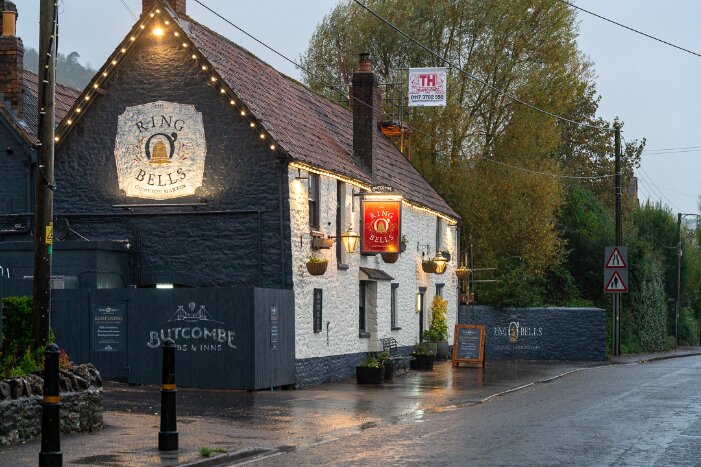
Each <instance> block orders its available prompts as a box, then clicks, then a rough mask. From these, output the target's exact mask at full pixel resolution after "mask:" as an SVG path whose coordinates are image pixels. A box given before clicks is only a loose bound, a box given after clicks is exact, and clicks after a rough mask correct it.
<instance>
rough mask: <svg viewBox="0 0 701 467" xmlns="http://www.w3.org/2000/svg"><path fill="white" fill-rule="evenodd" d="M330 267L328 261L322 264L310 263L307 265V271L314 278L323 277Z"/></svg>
mask: <svg viewBox="0 0 701 467" xmlns="http://www.w3.org/2000/svg"><path fill="white" fill-rule="evenodd" d="M328 266H329V262H328V261H321V262H314V263H311V262H308V263H307V271H309V274H311V275H312V276H321V275H322V274H324V273H325V272H326V268H327V267H328Z"/></svg>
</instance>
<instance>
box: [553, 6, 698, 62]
mask: <svg viewBox="0 0 701 467" xmlns="http://www.w3.org/2000/svg"><path fill="white" fill-rule="evenodd" d="M558 1H559V2H562V3H564V4H565V5H569V6H571V7H572V8H576V9H577V10H581V11H583V12H585V13H588V14H590V15H592V16H596V17H597V18H599V19H602V20H604V21H608V22H609V23H612V24H615V25H616V26H620V27H622V28H624V29H627V30H629V31H632V32H634V33H636V34H640V35H641V36H645V37H647V38H648V39H652V40H654V41H657V42H661V43H663V44H665V45H668V46H670V47H674V48H675V49H679V50H681V51H683V52H686V53H690V54H691V55H696V56H697V57H701V54H700V53H698V52H694V51H693V50H689V49H685V48H684V47H681V46H678V45H676V44H672V43H671V42H668V41H666V40H664V39H660V38H659V37H655V36H652V35H650V34H646V33H644V32H642V31H639V30H637V29H635V28H631V27H630V26H626V25H625V24H621V23H619V22H618V21H614V20H612V19H609V18H606V17H605V16H601V15H598V14H596V13H594V12H593V11H589V10H585V9H584V8H582V7H579V6H577V5H575V4H574V3H570V2H568V1H567V0H558Z"/></svg>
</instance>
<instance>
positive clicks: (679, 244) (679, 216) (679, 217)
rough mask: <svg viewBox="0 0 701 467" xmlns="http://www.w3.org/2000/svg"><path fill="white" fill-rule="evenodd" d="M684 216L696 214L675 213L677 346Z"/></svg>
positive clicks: (677, 340)
mask: <svg viewBox="0 0 701 467" xmlns="http://www.w3.org/2000/svg"><path fill="white" fill-rule="evenodd" d="M686 216H696V217H698V214H688V213H686V214H685V213H681V212H680V213H677V296H676V299H675V301H674V339H675V340H676V342H677V345H679V306H680V302H681V292H682V281H681V278H682V219H683V218H684V217H686Z"/></svg>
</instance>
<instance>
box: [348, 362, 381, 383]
mask: <svg viewBox="0 0 701 467" xmlns="http://www.w3.org/2000/svg"><path fill="white" fill-rule="evenodd" d="M384 376H385V369H384V368H383V367H379V368H371V367H367V366H356V367H355V380H356V382H357V383H358V384H382V381H383V380H384Z"/></svg>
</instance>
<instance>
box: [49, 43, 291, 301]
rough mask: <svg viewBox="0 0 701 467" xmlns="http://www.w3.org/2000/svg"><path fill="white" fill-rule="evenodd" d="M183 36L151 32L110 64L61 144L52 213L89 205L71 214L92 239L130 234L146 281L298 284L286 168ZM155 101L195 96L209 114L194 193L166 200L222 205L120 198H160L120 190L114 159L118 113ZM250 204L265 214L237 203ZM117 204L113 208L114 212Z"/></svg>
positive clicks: (205, 117) (81, 231)
mask: <svg viewBox="0 0 701 467" xmlns="http://www.w3.org/2000/svg"><path fill="white" fill-rule="evenodd" d="M180 43H181V42H180V41H178V42H176V41H174V40H172V39H168V38H163V39H161V40H156V39H154V38H152V37H151V36H149V35H148V34H144V35H143V36H142V37H141V38H139V39H138V40H137V41H136V43H135V44H134V45H133V46H132V47H131V48H130V49H129V51H128V53H127V54H126V56H125V57H124V58H123V59H122V61H121V62H120V64H119V66H118V68H117V70H116V71H114V72H112V73H111V75H110V78H109V80H108V81H107V82H106V83H105V84H104V86H102V88H103V90H104V92H105V94H104V95H102V96H96V97H95V98H94V100H93V102H92V103H91V105H90V106H89V107H88V108H87V109H86V110H85V111H84V113H83V116H82V117H81V118H80V119H79V120H78V121H77V122H76V123H75V124H74V127H73V128H72V131H71V132H70V133H68V134H67V135H66V137H65V138H64V140H63V141H62V142H61V144H60V145H59V146H58V147H57V151H56V178H57V185H58V188H57V190H56V194H55V200H56V204H55V210H54V212H55V214H56V215H57V216H59V217H61V216H64V215H66V214H68V213H72V214H74V213H83V214H82V215H80V216H69V222H70V224H71V227H72V228H73V229H74V230H75V231H76V232H78V233H79V234H80V235H82V236H84V237H86V238H88V239H90V240H93V239H102V240H118V239H129V240H130V241H131V242H132V245H133V246H134V247H135V248H137V249H138V254H137V261H136V263H137V265H136V267H137V272H136V273H137V277H139V279H138V280H139V282H140V283H142V284H147V283H156V282H174V283H182V284H185V285H190V286H209V287H212V286H252V285H256V286H261V287H273V288H291V287H292V282H291V267H290V264H291V254H290V243H289V242H290V239H289V235H290V234H289V232H290V228H289V201H288V200H289V195H288V192H287V187H288V184H287V182H285V183H282V184H281V183H280V178H279V177H280V173H282V174H285V175H286V174H287V170H286V168H283V170H282V171H281V172H280V162H279V160H278V157H277V156H276V155H275V154H274V153H273V152H272V151H271V150H270V149H269V148H268V145H269V144H270V143H269V142H262V141H261V140H260V139H259V138H258V133H257V132H256V131H254V130H252V129H251V128H249V126H248V122H247V121H245V120H243V119H242V118H240V116H239V115H238V111H237V110H235V109H233V108H232V107H231V106H230V105H229V102H228V100H226V99H224V98H223V97H222V96H221V95H220V94H219V90H218V88H216V87H213V86H211V83H210V82H209V81H208V76H207V75H205V74H204V73H203V72H202V71H201V69H200V64H198V63H197V62H196V61H194V60H193V59H192V58H191V54H192V52H193V51H192V49H183V48H182V47H181V46H180ZM155 101H169V102H177V103H181V104H192V105H194V106H195V108H196V109H197V110H198V111H199V112H201V113H202V115H203V121H204V130H205V138H206V142H207V154H208V156H207V159H206V164H205V171H204V181H203V187H202V188H200V189H199V190H198V192H197V193H196V196H192V197H188V198H178V199H175V200H167V201H160V203H199V202H201V201H203V200H206V206H203V207H198V208H195V209H194V210H196V211H198V212H201V211H210V210H216V211H219V213H217V214H212V215H202V214H189V212H191V211H193V208H188V207H182V208H134V209H131V210H130V211H126V210H124V209H122V208H117V207H114V205H120V204H136V203H154V202H155V203H158V201H148V200H143V199H138V198H126V197H125V196H123V194H121V193H120V191H119V189H118V180H117V173H116V165H115V158H114V146H115V136H116V131H117V118H118V116H119V115H120V114H122V113H123V112H124V111H125V109H126V107H128V106H134V105H140V104H145V103H150V102H155ZM252 104H253V103H252ZM281 187H282V188H281ZM280 189H282V190H283V192H282V213H281V212H280V209H279V207H280V206H279V194H280V192H279V190H280ZM250 210H254V211H256V210H260V215H258V214H257V213H255V212H237V211H250ZM85 213H94V215H85ZM110 213H111V214H114V215H113V217H106V215H107V214H110ZM127 213H128V215H127ZM169 213H178V214H177V215H166V214H169ZM134 214H136V215H134ZM142 214H148V215H147V216H143V215H142ZM281 224H282V225H281ZM281 227H282V228H281ZM281 235H282V238H281ZM259 257H260V261H259ZM283 273H284V274H283ZM283 275H284V279H283Z"/></svg>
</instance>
